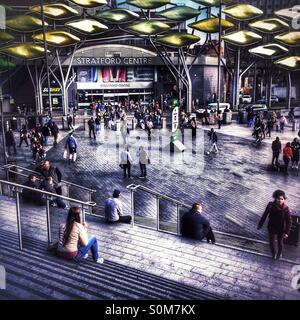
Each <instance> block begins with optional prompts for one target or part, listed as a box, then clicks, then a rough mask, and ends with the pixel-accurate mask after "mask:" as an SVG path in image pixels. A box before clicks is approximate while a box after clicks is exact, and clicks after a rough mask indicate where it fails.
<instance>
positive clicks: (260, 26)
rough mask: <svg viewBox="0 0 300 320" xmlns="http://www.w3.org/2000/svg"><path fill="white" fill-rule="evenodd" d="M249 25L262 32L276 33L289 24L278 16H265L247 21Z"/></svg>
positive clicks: (286, 27)
mask: <svg viewBox="0 0 300 320" xmlns="http://www.w3.org/2000/svg"><path fill="white" fill-rule="evenodd" d="M249 26H250V27H251V28H253V29H255V30H257V31H260V32H263V33H270V34H273V33H277V32H283V31H285V30H286V29H289V25H288V24H287V23H286V22H284V21H282V20H281V19H278V18H267V19H262V20H258V21H254V22H251V23H249Z"/></svg>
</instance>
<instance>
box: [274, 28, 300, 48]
mask: <svg viewBox="0 0 300 320" xmlns="http://www.w3.org/2000/svg"><path fill="white" fill-rule="evenodd" d="M274 39H275V40H277V41H279V42H281V43H283V44H285V45H288V46H291V47H298V46H300V31H292V32H288V33H284V34H279V35H278V36H276V37H275V38H274Z"/></svg>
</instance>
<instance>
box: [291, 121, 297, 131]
mask: <svg viewBox="0 0 300 320" xmlns="http://www.w3.org/2000/svg"><path fill="white" fill-rule="evenodd" d="M296 128H297V121H296V120H294V121H293V123H292V131H296Z"/></svg>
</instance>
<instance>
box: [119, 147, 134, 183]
mask: <svg viewBox="0 0 300 320" xmlns="http://www.w3.org/2000/svg"><path fill="white" fill-rule="evenodd" d="M120 158H121V163H120V165H121V166H122V168H123V171H124V179H126V178H127V177H128V178H129V179H132V177H131V163H132V162H133V160H132V157H131V155H130V153H129V147H128V146H125V149H124V150H123V151H122V152H121V156H120Z"/></svg>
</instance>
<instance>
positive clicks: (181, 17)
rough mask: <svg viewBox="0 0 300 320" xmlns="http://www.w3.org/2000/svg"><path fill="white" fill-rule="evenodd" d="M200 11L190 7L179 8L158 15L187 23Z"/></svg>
mask: <svg viewBox="0 0 300 320" xmlns="http://www.w3.org/2000/svg"><path fill="white" fill-rule="evenodd" d="M199 14H200V11H199V10H197V9H194V8H191V7H188V6H177V7H173V8H170V9H167V10H163V11H160V12H158V13H157V15H158V16H160V17H164V18H166V19H169V20H173V21H185V20H189V19H191V18H194V17H196V16H198V15H199Z"/></svg>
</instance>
